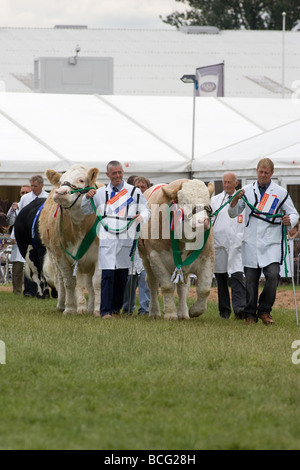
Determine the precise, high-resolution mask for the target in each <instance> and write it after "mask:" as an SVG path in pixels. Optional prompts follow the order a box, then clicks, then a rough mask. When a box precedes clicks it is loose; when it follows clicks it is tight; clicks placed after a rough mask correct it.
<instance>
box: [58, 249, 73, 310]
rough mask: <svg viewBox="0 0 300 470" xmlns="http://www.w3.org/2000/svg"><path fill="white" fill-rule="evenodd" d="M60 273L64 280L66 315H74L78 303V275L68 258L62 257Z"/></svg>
mask: <svg viewBox="0 0 300 470" xmlns="http://www.w3.org/2000/svg"><path fill="white" fill-rule="evenodd" d="M59 269H60V274H61V276H62V277H63V280H64V288H65V309H64V312H63V314H64V315H71V314H72V315H73V314H75V313H77V303H76V276H73V268H72V266H71V265H70V264H69V262H68V260H66V259H64V258H61V260H60V265H59Z"/></svg>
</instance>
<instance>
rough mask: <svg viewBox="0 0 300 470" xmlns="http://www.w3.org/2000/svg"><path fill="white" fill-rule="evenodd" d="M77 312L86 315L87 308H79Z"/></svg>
mask: <svg viewBox="0 0 300 470" xmlns="http://www.w3.org/2000/svg"><path fill="white" fill-rule="evenodd" d="M76 313H77V315H84V314H85V313H87V310H86V308H79V309H78V310H77V312H76Z"/></svg>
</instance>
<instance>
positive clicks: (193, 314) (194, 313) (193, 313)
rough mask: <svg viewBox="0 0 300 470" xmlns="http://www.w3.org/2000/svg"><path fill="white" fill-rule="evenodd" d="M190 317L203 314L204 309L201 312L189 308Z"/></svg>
mask: <svg viewBox="0 0 300 470" xmlns="http://www.w3.org/2000/svg"><path fill="white" fill-rule="evenodd" d="M189 313H190V318H197V317H200V315H203V313H204V311H203V312H198V311H194V310H192V309H191V308H190V312H189Z"/></svg>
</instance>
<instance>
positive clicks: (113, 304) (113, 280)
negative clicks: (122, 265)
mask: <svg viewBox="0 0 300 470" xmlns="http://www.w3.org/2000/svg"><path fill="white" fill-rule="evenodd" d="M127 276H128V269H103V270H102V281H101V307H100V313H101V316H102V317H103V316H104V315H111V314H112V313H120V310H121V308H122V305H123V297H124V290H125V287H126V282H127Z"/></svg>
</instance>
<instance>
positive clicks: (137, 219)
mask: <svg viewBox="0 0 300 470" xmlns="http://www.w3.org/2000/svg"><path fill="white" fill-rule="evenodd" d="M134 220H135V222H136V224H137V225H138V224H142V223H143V222H144V219H143V217H142V216H141V214H137V215H136V216H135V217H134Z"/></svg>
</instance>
